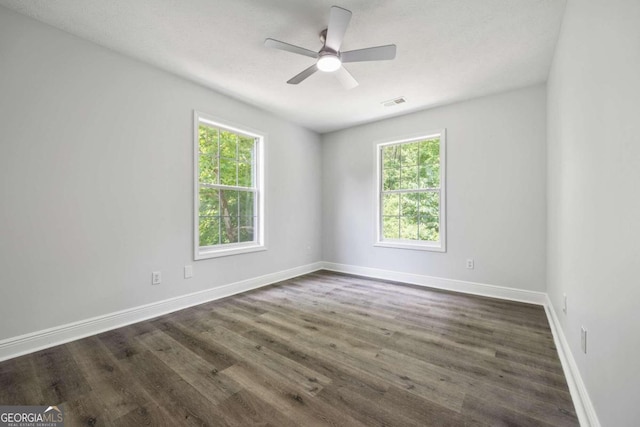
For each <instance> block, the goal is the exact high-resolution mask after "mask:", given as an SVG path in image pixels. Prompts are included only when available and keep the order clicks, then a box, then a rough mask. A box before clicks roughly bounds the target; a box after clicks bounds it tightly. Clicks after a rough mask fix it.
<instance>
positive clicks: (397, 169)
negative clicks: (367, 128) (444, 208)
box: [382, 138, 440, 241]
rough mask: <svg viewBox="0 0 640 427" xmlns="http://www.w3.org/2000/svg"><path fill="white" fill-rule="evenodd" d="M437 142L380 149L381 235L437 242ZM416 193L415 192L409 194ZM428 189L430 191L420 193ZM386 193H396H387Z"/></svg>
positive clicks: (438, 176)
mask: <svg viewBox="0 0 640 427" xmlns="http://www.w3.org/2000/svg"><path fill="white" fill-rule="evenodd" d="M439 187H440V140H439V139H437V138H436V139H428V140H423V141H416V142H410V143H402V144H394V145H387V146H384V147H383V148H382V190H383V194H382V236H383V238H384V239H396V240H397V239H402V240H425V241H438V240H439V239H440V230H439V224H440V218H439V217H440V193H439V191H437V190H439ZM411 190H416V191H411ZM424 190H432V191H424ZM388 191H400V192H394V193H388Z"/></svg>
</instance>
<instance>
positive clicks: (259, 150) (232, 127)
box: [193, 110, 267, 261]
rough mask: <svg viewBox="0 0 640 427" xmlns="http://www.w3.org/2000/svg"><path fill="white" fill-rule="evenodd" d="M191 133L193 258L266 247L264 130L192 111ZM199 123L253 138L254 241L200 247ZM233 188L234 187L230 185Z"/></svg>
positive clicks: (227, 254)
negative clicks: (254, 155)
mask: <svg viewBox="0 0 640 427" xmlns="http://www.w3.org/2000/svg"><path fill="white" fill-rule="evenodd" d="M193 117H194V134H193V169H194V172H193V179H194V181H193V200H194V204H193V247H194V249H193V253H194V260H196V261H198V260H202V259H209V258H217V257H223V256H229V255H236V254H243V253H248V252H256V251H264V250H266V249H267V246H266V242H265V240H266V234H265V227H264V224H265V218H264V216H265V215H264V213H265V184H264V182H265V181H264V176H265V174H264V169H265V168H264V164H265V157H264V145H265V141H266V139H267V136H266V134H265V133H264V132H260V131H257V130H254V129H251V128H249V127H247V126H244V125H236V124H233V123H230V122H229V121H227V120H222V119H219V118H217V117H215V116H211V115H208V114H206V113H202V112H200V111H196V110H194V113H193ZM200 123H206V124H208V125H211V126H214V127H217V128H220V129H224V130H228V131H230V132H233V133H237V134H241V135H244V136H248V137H251V138H255V140H256V149H255V153H256V161H255V171H254V173H255V186H254V187H253V188H254V190H255V194H256V197H255V198H254V203H255V208H254V209H255V210H256V213H257V215H256V216H257V220H256V224H255V225H254V227H255V228H256V229H255V230H254V240H253V241H252V242H241V243H226V244H221V245H213V246H205V247H201V246H200V231H199V223H200V215H199V214H200V176H199V175H200V174H199V171H200V142H199V132H200ZM230 189H233V187H230Z"/></svg>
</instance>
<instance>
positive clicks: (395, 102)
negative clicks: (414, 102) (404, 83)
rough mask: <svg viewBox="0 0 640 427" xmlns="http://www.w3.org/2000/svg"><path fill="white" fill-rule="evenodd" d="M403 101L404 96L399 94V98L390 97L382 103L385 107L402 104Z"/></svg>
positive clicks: (404, 99) (404, 100)
mask: <svg viewBox="0 0 640 427" xmlns="http://www.w3.org/2000/svg"><path fill="white" fill-rule="evenodd" d="M405 102H407V100H406V98H405V97H404V96H401V97H399V98H395V99H390V100H389V101H384V102H383V103H382V105H384V106H385V107H394V106H396V105H400V104H404V103H405Z"/></svg>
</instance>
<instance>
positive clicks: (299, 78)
mask: <svg viewBox="0 0 640 427" xmlns="http://www.w3.org/2000/svg"><path fill="white" fill-rule="evenodd" d="M316 71H318V67H317V66H316V64H313V65H312V66H311V67H309V68H307V69H306V70H304V71H303V72H301V73H300V74H298V75H296V76H295V77H293V78H291V79H289V81H288V82H287V83H289V84H290V85H297V84H298V83H300V82H301V81H303V80H304V79H306V78H307V77H309V76H310V75H311V74H313V73H315V72H316Z"/></svg>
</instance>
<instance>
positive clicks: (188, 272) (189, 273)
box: [184, 265, 193, 279]
mask: <svg viewBox="0 0 640 427" xmlns="http://www.w3.org/2000/svg"><path fill="white" fill-rule="evenodd" d="M192 277H193V266H192V265H185V266H184V278H185V279H191V278H192Z"/></svg>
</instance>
